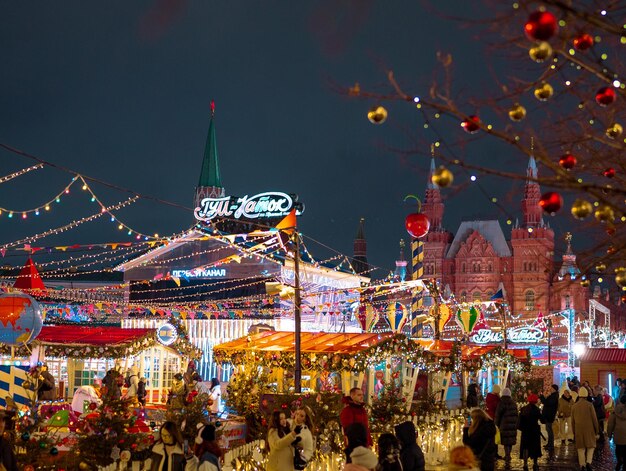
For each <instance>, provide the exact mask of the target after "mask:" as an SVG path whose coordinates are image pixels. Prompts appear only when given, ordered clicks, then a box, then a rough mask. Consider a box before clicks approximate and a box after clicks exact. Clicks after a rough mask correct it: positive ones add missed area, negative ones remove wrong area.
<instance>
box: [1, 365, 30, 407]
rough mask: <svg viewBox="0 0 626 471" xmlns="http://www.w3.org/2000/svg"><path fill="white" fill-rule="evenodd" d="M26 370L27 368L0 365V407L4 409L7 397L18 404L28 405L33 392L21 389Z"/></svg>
mask: <svg viewBox="0 0 626 471" xmlns="http://www.w3.org/2000/svg"><path fill="white" fill-rule="evenodd" d="M28 369H29V367H28V366H12V365H0V405H2V406H4V407H6V405H7V403H6V400H5V398H6V397H7V396H9V397H12V398H13V400H14V401H15V402H16V403H18V404H22V405H28V404H30V401H31V399H33V398H34V392H33V390H26V389H24V388H23V387H22V383H23V382H24V381H25V380H26V373H27V372H28Z"/></svg>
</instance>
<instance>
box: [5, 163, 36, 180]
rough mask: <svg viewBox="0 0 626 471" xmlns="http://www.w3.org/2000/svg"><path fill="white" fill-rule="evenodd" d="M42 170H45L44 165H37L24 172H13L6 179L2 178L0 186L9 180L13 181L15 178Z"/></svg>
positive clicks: (24, 169) (23, 170) (25, 169)
mask: <svg viewBox="0 0 626 471" xmlns="http://www.w3.org/2000/svg"><path fill="white" fill-rule="evenodd" d="M41 168H43V164H37V165H33V166H32V167H27V168H23V169H22V170H18V171H17V172H13V173H11V174H9V175H6V176H4V177H0V184H2V183H6V182H8V181H9V180H13V179H14V178H17V177H20V176H22V175H24V174H25V173H28V172H31V171H33V170H39V169H41Z"/></svg>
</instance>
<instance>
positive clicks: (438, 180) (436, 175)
mask: <svg viewBox="0 0 626 471" xmlns="http://www.w3.org/2000/svg"><path fill="white" fill-rule="evenodd" d="M430 179H431V181H432V182H433V183H434V184H435V185H437V186H438V187H439V188H447V187H449V186H450V185H452V182H453V181H454V175H453V174H452V172H451V171H450V170H448V169H447V168H446V167H444V166H443V165H441V166H439V168H438V169H437V170H435V171H434V172H433V176H432V177H431V178H430Z"/></svg>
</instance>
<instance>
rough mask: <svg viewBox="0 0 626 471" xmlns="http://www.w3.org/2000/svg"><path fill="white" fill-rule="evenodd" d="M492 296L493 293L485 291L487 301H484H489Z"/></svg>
mask: <svg viewBox="0 0 626 471" xmlns="http://www.w3.org/2000/svg"><path fill="white" fill-rule="evenodd" d="M492 296H493V291H492V290H487V299H486V301H489V300H490V299H491V297H492Z"/></svg>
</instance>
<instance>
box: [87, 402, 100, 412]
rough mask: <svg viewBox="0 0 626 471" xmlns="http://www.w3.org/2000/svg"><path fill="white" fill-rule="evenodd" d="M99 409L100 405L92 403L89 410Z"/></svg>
mask: <svg viewBox="0 0 626 471" xmlns="http://www.w3.org/2000/svg"><path fill="white" fill-rule="evenodd" d="M97 408H98V404H96V403H95V402H92V403H90V404H89V410H96V409H97Z"/></svg>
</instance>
